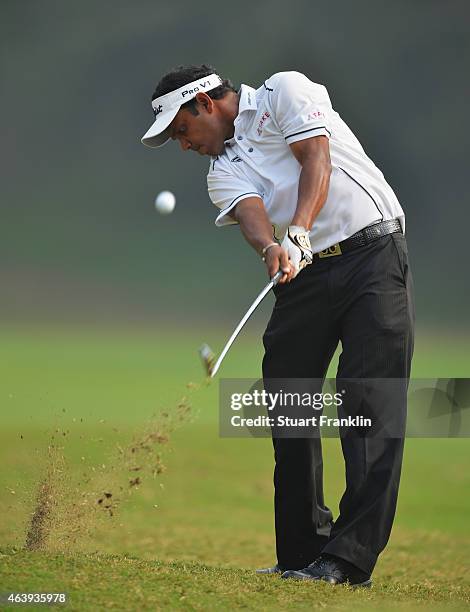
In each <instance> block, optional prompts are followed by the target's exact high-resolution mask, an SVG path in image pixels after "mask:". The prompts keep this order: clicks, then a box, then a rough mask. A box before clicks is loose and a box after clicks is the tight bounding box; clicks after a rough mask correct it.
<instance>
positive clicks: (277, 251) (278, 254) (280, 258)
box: [265, 245, 295, 285]
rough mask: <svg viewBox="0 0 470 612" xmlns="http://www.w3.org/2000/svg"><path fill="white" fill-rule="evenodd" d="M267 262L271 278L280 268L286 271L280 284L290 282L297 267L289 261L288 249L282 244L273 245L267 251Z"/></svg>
mask: <svg viewBox="0 0 470 612" xmlns="http://www.w3.org/2000/svg"><path fill="white" fill-rule="evenodd" d="M265 263H266V267H267V269H268V274H269V278H272V277H273V276H274V275H275V274H276V273H277V272H278V271H279V270H282V272H284V274H283V276H281V278H280V280H279V284H280V285H282V284H283V283H290V281H291V280H292V279H293V278H294V274H295V268H294V266H292V265H291V264H290V262H289V256H288V255H287V251H286V250H285V249H283V248H282V247H281V246H280V245H277V246H272V247H271V248H269V249H268V250H267V251H266V255H265Z"/></svg>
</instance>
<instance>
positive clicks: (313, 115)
mask: <svg viewBox="0 0 470 612" xmlns="http://www.w3.org/2000/svg"><path fill="white" fill-rule="evenodd" d="M324 118H325V113H324V112H323V111H321V110H314V111H310V112H309V114H308V115H307V121H316V120H317V119H324Z"/></svg>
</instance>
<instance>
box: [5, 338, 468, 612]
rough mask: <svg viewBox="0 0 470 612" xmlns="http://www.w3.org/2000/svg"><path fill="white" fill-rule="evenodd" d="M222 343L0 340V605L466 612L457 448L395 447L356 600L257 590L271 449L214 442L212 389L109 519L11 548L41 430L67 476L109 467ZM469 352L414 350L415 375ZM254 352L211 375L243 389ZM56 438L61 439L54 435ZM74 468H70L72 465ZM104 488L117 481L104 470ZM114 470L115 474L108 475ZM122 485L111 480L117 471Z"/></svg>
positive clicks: (460, 368)
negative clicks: (395, 484)
mask: <svg viewBox="0 0 470 612" xmlns="http://www.w3.org/2000/svg"><path fill="white" fill-rule="evenodd" d="M224 336H225V334H224V333H223V332H222V333H220V334H213V337H211V336H210V335H207V333H206V332H204V330H201V331H200V332H192V333H179V334H178V333H172V332H171V330H166V331H165V332H164V333H156V332H153V333H148V332H146V331H145V330H142V331H141V332H131V331H130V330H128V331H122V330H120V331H99V330H86V329H83V330H47V329H37V328H34V327H31V328H30V329H23V330H10V331H5V333H4V334H3V342H2V346H1V349H0V359H1V361H2V382H1V385H0V397H1V400H2V407H3V410H2V429H1V432H0V462H1V465H2V470H1V476H0V553H1V554H0V592H1V591H6V590H8V589H12V590H15V591H29V592H32V591H36V590H40V591H43V592H44V591H66V592H67V593H68V594H69V597H70V602H69V604H68V609H70V610H95V609H96V610H100V609H105V608H108V607H110V608H114V609H122V610H132V609H149V610H155V609H167V610H169V609H188V610H190V609H195V610H208V609H209V610H212V609H215V610H217V609H236V608H247V609H253V610H255V609H266V610H268V609H269V610H271V609H275V610H285V609H289V608H295V609H304V608H305V609H307V608H324V607H328V608H330V609H334V610H335V609H337V610H343V609H347V608H351V607H352V608H354V609H366V610H367V609H371V610H372V609H379V608H380V609H414V608H416V607H423V609H424V607H426V608H429V607H430V608H432V609H441V608H442V609H462V610H463V609H468V606H469V604H470V578H469V576H468V567H469V561H470V536H469V530H468V516H470V496H469V494H468V491H469V490H470V473H469V470H468V461H469V456H470V443H469V440H467V439H453V440H443V439H432V440H423V439H410V440H408V441H407V446H406V453H405V464H404V469H403V479H402V486H401V492H400V498H399V506H398V512H397V518H396V522H395V527H394V530H393V533H392V537H391V540H390V544H389V546H388V547H387V549H386V551H385V552H384V554H383V555H382V556H381V558H380V560H379V563H378V565H377V569H376V572H375V574H374V588H373V589H372V590H370V591H367V592H363V591H361V592H357V591H352V590H350V589H348V588H343V587H339V588H331V587H329V585H325V584H310V583H309V584H303V583H290V582H288V581H281V580H279V579H278V578H277V577H257V576H256V575H254V574H253V569H254V568H255V567H260V566H263V565H267V564H271V563H272V562H273V561H274V541H273V512H272V446H271V442H270V440H267V439H221V438H219V436H218V430H217V385H215V384H214V385H212V386H210V387H204V388H202V389H201V390H200V391H198V392H193V393H192V394H191V398H192V403H193V406H194V416H193V418H192V420H191V422H188V423H183V424H182V426H181V427H180V428H179V429H178V430H177V431H175V432H174V434H173V435H172V437H171V442H170V444H168V445H164V447H162V450H163V454H164V463H165V465H166V471H165V472H164V473H163V474H161V475H159V476H157V477H156V478H155V479H153V478H144V479H143V482H142V485H141V486H140V487H139V488H138V489H135V490H133V492H132V495H131V496H130V497H129V498H128V499H127V500H126V501H125V503H123V505H122V506H121V508H120V509H119V511H118V512H117V513H116V514H115V515H114V516H113V517H108V516H105V515H103V516H101V517H99V519H97V520H96V521H95V522H94V523H93V524H92V525H91V526H90V527H91V528H92V530H91V533H90V536H91V537H83V539H82V540H81V541H79V542H78V543H77V544H76V545H75V547H74V548H70V547H69V546H67V545H66V544H65V543H64V546H63V548H65V550H60V548H61V547H60V542H57V541H55V543H54V546H51V547H50V549H48V550H45V551H40V552H30V551H26V550H24V548H23V545H24V537H25V530H26V526H27V522H28V519H29V517H30V514H31V509H32V504H33V491H34V487H35V485H36V483H37V482H38V480H39V478H40V477H41V475H42V474H43V470H44V465H45V456H46V448H47V445H48V443H49V441H50V436H51V432H52V431H54V430H56V429H58V430H59V432H55V435H56V439H61V440H62V442H61V444H63V446H64V454H65V458H66V461H67V464H68V469H69V473H70V478H71V479H72V480H73V479H74V478H78V477H79V475H80V473H81V472H83V471H87V473H90V470H91V468H92V467H93V466H99V465H101V464H102V463H106V464H108V463H109V462H112V460H113V457H116V450H115V449H116V446H117V444H118V443H119V444H120V445H125V444H126V443H128V441H129V439H130V438H131V436H132V433H133V432H134V431H135V430H138V429H140V430H142V429H145V423H146V422H147V421H148V419H149V417H150V416H151V414H152V413H153V412H155V411H158V410H160V409H161V408H168V409H169V411H170V412H171V411H173V410H174V409H175V408H174V407H175V403H177V402H178V400H179V399H180V398H181V396H183V395H188V393H189V392H188V389H186V387H185V383H186V382H188V381H190V380H193V381H198V380H200V378H201V370H200V364H199V363H198V360H197V355H196V349H197V346H198V345H199V344H200V343H201V342H202V341H203V340H206V339H207V340H208V341H209V342H210V343H211V344H213V345H214V348H218V347H219V346H220V345H221V344H222V343H223V340H224ZM467 346H468V342H467V341H466V339H465V338H458V337H452V336H446V335H444V334H443V335H441V336H440V337H435V336H432V335H428V334H426V335H424V334H423V335H422V336H421V337H418V341H417V352H416V359H415V364H414V374H415V376H420V377H425V376H430V377H431V376H442V377H444V376H465V375H468V370H469V362H468V355H467ZM260 356H261V347H260V345H259V342H257V341H256V340H255V339H254V338H253V337H252V336H250V335H249V334H246V335H245V336H244V337H243V338H241V339H240V342H239V343H238V344H237V345H236V346H235V347H234V351H233V353H231V355H230V356H229V358H228V361H227V363H226V365H225V364H224V371H223V372H222V375H223V376H237V377H253V378H255V377H257V376H259V360H260ZM62 432H66V436H63V437H61V436H62ZM324 449H325V450H324V455H325V489H326V498H327V502H328V503H329V505H330V506H331V507H332V509H333V510H334V512H335V513H336V512H337V505H338V501H339V496H340V494H341V491H342V488H343V485H344V475H343V472H344V468H343V463H342V457H341V453H340V449H339V443H338V440H335V439H327V440H325V444H324ZM82 457H83V459H82ZM115 468H116V469H115V471H113V472H112V474H111V475H110V478H111V479H112V481H113V486H114V482H115V481H116V482H118V481H119V479H121V480H122V478H124V479H126V478H128V474H127V472H125V469H124V464H120V463H119V462H117V463H116V465H115ZM121 472H123V473H121ZM124 472H125V473H124Z"/></svg>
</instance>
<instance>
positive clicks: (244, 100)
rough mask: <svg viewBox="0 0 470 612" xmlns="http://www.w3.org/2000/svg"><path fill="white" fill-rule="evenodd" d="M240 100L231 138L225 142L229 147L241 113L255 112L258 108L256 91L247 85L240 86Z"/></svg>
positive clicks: (233, 138) (232, 141) (233, 139)
mask: <svg viewBox="0 0 470 612" xmlns="http://www.w3.org/2000/svg"><path fill="white" fill-rule="evenodd" d="M239 94H240V100H239V102H238V115H237V116H236V117H235V121H234V122H233V125H234V127H235V130H234V133H233V136H232V138H229V139H228V140H226V141H225V144H226V145H229V146H231V145H232V144H233V143H234V141H235V133H236V131H237V124H238V123H239V122H240V119H241V115H242V113H244V112H246V111H255V110H256V109H257V108H258V104H257V102H256V89H254V88H253V87H250V86H249V85H244V84H243V83H242V85H241V86H240V91H239Z"/></svg>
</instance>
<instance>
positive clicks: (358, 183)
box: [338, 166, 384, 221]
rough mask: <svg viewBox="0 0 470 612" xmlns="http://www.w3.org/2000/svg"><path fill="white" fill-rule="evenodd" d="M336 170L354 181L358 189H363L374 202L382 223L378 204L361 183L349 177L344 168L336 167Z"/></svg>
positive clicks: (382, 215) (381, 214) (381, 213)
mask: <svg viewBox="0 0 470 612" xmlns="http://www.w3.org/2000/svg"><path fill="white" fill-rule="evenodd" d="M338 168H339V169H340V170H342V171H343V172H344V174H346V176H349V178H350V179H351V180H352V181H354V182H355V183H356V185H359V187H360V188H361V189H363V190H364V191H365V192H366V193H367V195H368V196H369V198H370V199H371V200H372V202H374V204H375V208H376V209H377V211H378V213H379V215H380V216H381V217H382V221H383V220H384V214H383V212H382V211H381V210H380V208H379V205H378V204H377V202H376V201H375V200H374V198H373V197H372V196H371V194H370V193H369V192H368V191H367V189H366V188H365V187H364V185H361V183H360V182H359V181H356V179H355V178H354V177H353V176H351V175H350V174H349V172H346V170H345V169H344V168H342V167H341V166H338Z"/></svg>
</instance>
